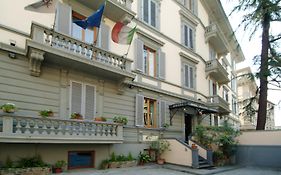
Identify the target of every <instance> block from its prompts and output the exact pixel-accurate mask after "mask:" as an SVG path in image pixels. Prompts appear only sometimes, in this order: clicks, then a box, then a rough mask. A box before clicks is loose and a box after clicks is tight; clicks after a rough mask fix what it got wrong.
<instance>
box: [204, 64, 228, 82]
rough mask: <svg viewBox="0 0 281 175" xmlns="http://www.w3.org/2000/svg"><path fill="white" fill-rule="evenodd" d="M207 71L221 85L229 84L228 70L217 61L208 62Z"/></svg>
mask: <svg viewBox="0 0 281 175" xmlns="http://www.w3.org/2000/svg"><path fill="white" fill-rule="evenodd" d="M205 71H206V73H207V74H208V75H211V76H212V77H213V78H215V79H216V80H217V82H218V83H220V84H224V83H228V82H229V81H230V79H229V78H228V72H227V70H226V69H225V68H224V67H223V66H222V65H221V63H220V62H219V61H218V60H217V59H213V60H209V61H207V62H206V69H205Z"/></svg>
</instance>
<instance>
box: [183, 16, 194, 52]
mask: <svg viewBox="0 0 281 175" xmlns="http://www.w3.org/2000/svg"><path fill="white" fill-rule="evenodd" d="M185 27H186V28H187V39H188V41H187V45H186V44H185V43H186V40H185V38H186V37H185ZM190 30H191V31H192V44H191V40H190ZM195 32H196V31H195V29H194V27H191V25H190V24H188V23H187V22H185V21H182V36H181V37H182V44H183V45H184V46H185V47H187V48H189V49H191V50H195V40H196V39H195V37H196V35H195ZM191 45H192V47H191Z"/></svg>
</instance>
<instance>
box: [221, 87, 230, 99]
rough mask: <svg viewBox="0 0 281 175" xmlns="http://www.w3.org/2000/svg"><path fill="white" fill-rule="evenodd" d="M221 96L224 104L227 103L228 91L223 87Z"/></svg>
mask: <svg viewBox="0 0 281 175" xmlns="http://www.w3.org/2000/svg"><path fill="white" fill-rule="evenodd" d="M222 96H223V99H224V100H225V101H226V102H228V101H229V90H228V89H227V88H226V87H225V86H223V89H222Z"/></svg>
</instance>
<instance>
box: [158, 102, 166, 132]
mask: <svg viewBox="0 0 281 175" xmlns="http://www.w3.org/2000/svg"><path fill="white" fill-rule="evenodd" d="M158 106H159V108H158V109H159V111H158V120H159V121H158V125H159V128H161V127H163V125H164V124H165V123H166V101H163V100H159V102H158Z"/></svg>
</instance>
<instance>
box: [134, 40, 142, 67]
mask: <svg viewBox="0 0 281 175" xmlns="http://www.w3.org/2000/svg"><path fill="white" fill-rule="evenodd" d="M143 64H144V63H143V42H142V41H141V40H140V39H135V69H136V70H138V71H141V72H143V68H144V65H143Z"/></svg>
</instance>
